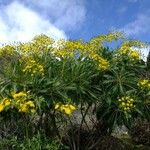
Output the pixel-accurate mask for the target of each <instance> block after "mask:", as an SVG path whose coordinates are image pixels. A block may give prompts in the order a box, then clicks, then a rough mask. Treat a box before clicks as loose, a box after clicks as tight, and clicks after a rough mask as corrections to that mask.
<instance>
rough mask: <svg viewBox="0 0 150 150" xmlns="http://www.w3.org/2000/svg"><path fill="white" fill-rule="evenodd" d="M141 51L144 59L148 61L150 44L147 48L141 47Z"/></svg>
mask: <svg viewBox="0 0 150 150" xmlns="http://www.w3.org/2000/svg"><path fill="white" fill-rule="evenodd" d="M139 51H140V52H141V54H142V58H143V60H144V61H146V60H147V56H148V54H149V52H150V46H148V47H147V48H140V49H139Z"/></svg>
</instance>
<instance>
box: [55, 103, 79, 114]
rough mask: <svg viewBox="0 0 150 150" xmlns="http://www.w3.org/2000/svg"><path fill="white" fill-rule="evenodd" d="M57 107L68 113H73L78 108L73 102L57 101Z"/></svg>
mask: <svg viewBox="0 0 150 150" xmlns="http://www.w3.org/2000/svg"><path fill="white" fill-rule="evenodd" d="M55 109H56V110H58V111H60V112H63V113H65V114H67V115H71V114H72V113H73V112H74V111H75V110H76V107H75V106H74V105H72V104H62V103H56V104H55Z"/></svg>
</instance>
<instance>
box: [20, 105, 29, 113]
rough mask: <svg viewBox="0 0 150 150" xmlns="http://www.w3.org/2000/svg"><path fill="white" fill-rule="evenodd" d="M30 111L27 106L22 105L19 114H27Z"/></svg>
mask: <svg viewBox="0 0 150 150" xmlns="http://www.w3.org/2000/svg"><path fill="white" fill-rule="evenodd" d="M27 111H28V107H27V105H26V104H23V105H21V108H20V109H19V112H27Z"/></svg>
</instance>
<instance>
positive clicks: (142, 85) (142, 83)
mask: <svg viewBox="0 0 150 150" xmlns="http://www.w3.org/2000/svg"><path fill="white" fill-rule="evenodd" d="M137 85H138V86H139V87H140V88H141V89H145V88H146V89H150V81H149V80H146V79H143V80H139V82H138V84H137Z"/></svg>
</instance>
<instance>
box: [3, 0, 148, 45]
mask: <svg viewBox="0 0 150 150" xmlns="http://www.w3.org/2000/svg"><path fill="white" fill-rule="evenodd" d="M114 30H115V31H123V32H124V33H125V35H126V36H127V37H128V38H134V39H139V40H142V41H145V42H150V0H0V42H1V43H7V42H13V41H23V42H26V41H28V40H31V39H32V38H33V37H34V36H35V35H38V34H41V33H44V34H46V35H48V36H51V37H53V38H56V39H59V38H68V39H70V38H71V39H79V38H80V39H84V40H89V39H90V38H92V37H93V36H96V35H99V34H103V33H108V32H110V31H114Z"/></svg>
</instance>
